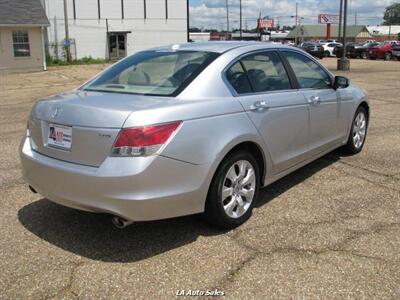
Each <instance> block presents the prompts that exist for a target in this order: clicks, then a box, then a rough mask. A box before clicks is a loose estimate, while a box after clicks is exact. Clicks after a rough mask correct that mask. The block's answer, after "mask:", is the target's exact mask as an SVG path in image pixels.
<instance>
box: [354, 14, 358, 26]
mask: <svg viewBox="0 0 400 300" xmlns="http://www.w3.org/2000/svg"><path fill="white" fill-rule="evenodd" d="M354 25H357V13H354Z"/></svg>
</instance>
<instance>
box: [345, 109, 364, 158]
mask: <svg viewBox="0 0 400 300" xmlns="http://www.w3.org/2000/svg"><path fill="white" fill-rule="evenodd" d="M367 130H368V114H367V111H366V109H365V108H364V107H362V106H360V107H359V108H358V109H357V111H356V113H355V115H354V119H353V122H352V123H351V131H350V135H349V139H348V140H347V144H346V145H345V146H344V150H345V151H346V152H347V153H348V154H357V153H359V152H360V151H361V150H362V148H363V147H364V144H365V139H366V137H367Z"/></svg>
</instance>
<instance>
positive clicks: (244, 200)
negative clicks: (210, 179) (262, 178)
mask: <svg viewBox="0 0 400 300" xmlns="http://www.w3.org/2000/svg"><path fill="white" fill-rule="evenodd" d="M255 191H256V174H255V171H254V167H253V166H252V165H251V163H250V162H249V161H247V160H239V161H237V162H235V163H234V164H233V165H232V166H231V167H230V168H229V169H228V172H227V173H226V175H225V178H224V181H223V184H222V191H221V198H222V199H221V200H222V205H223V208H224V211H225V213H226V214H227V215H228V216H229V217H231V218H240V217H241V216H242V215H243V214H245V213H246V211H247V210H248V209H249V207H250V205H251V203H252V201H253V199H254V194H255Z"/></svg>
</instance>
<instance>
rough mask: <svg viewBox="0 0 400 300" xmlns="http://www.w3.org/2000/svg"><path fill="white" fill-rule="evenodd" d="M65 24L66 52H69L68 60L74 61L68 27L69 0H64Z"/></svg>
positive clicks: (69, 61)
mask: <svg viewBox="0 0 400 300" xmlns="http://www.w3.org/2000/svg"><path fill="white" fill-rule="evenodd" d="M64 25H65V41H64V43H65V45H64V46H65V52H66V54H67V62H68V63H69V64H70V63H72V57H71V43H70V40H69V29H68V11H67V0H64Z"/></svg>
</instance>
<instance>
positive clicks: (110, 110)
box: [28, 91, 163, 166]
mask: <svg viewBox="0 0 400 300" xmlns="http://www.w3.org/2000/svg"><path fill="white" fill-rule="evenodd" d="M160 101H163V99H158V98H156V97H146V96H140V95H129V94H120V93H118V94H117V93H99V92H85V91H74V92H70V93H65V94H60V95H56V96H51V97H48V98H46V99H43V100H41V101H39V102H37V104H36V105H35V106H34V108H33V110H32V114H31V117H30V118H29V123H28V126H29V132H30V136H31V139H30V140H31V147H32V149H33V150H35V151H37V152H39V153H41V154H44V155H46V156H49V157H52V158H56V159H60V160H63V161H67V162H72V163H77V164H83V165H88V166H100V164H101V163H102V162H103V161H104V159H105V158H106V157H107V156H109V154H110V151H111V148H112V145H113V143H114V141H115V139H116V138H117V136H118V133H119V131H120V129H121V128H122V127H123V125H124V123H125V121H126V119H127V118H128V117H129V115H130V114H131V113H132V112H133V111H135V110H141V109H146V108H149V107H153V106H155V105H157V104H158V103H160Z"/></svg>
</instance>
